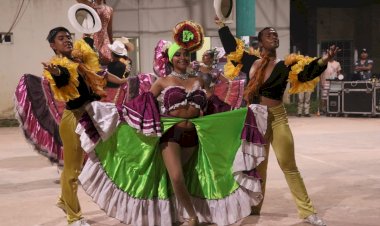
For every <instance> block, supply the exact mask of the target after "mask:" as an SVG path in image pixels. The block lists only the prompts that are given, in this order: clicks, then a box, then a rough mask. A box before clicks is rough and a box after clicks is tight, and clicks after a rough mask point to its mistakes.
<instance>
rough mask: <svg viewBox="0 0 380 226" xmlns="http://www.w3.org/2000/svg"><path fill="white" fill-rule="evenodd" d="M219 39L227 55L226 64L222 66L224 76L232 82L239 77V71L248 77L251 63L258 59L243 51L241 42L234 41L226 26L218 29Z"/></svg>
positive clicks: (238, 40)
mask: <svg viewBox="0 0 380 226" xmlns="http://www.w3.org/2000/svg"><path fill="white" fill-rule="evenodd" d="M219 37H220V41H221V42H222V45H223V48H224V50H225V51H226V54H227V64H226V65H225V66H224V76H225V77H226V78H228V79H230V80H233V79H234V78H235V77H237V76H238V75H239V72H240V71H241V72H244V73H246V74H247V75H248V74H249V70H250V69H251V66H252V64H253V62H255V60H257V59H259V57H257V56H255V55H251V54H249V53H248V52H246V51H244V43H243V41H242V40H240V39H235V37H234V36H233V35H232V33H231V31H230V29H229V28H228V27H227V26H225V27H222V28H221V29H219ZM247 79H249V77H248V76H247Z"/></svg>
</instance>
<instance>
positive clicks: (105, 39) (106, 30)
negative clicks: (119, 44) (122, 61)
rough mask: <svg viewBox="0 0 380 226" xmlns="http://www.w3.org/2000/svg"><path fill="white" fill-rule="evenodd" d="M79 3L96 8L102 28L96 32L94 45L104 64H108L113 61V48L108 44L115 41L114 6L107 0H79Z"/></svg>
mask: <svg viewBox="0 0 380 226" xmlns="http://www.w3.org/2000/svg"><path fill="white" fill-rule="evenodd" d="M77 2H78V3H82V4H86V5H88V6H90V7H92V8H94V9H95V11H96V12H97V13H98V15H99V17H100V20H101V22H102V29H101V30H100V31H98V32H96V33H94V45H95V47H96V49H97V50H98V51H99V59H100V63H101V64H102V65H107V64H109V63H110V62H111V61H112V56H111V50H110V49H109V48H108V45H109V44H110V43H112V42H113V38H112V37H113V35H112V18H113V8H112V7H111V6H109V5H107V3H106V0H92V2H91V3H90V2H89V1H88V0H77Z"/></svg>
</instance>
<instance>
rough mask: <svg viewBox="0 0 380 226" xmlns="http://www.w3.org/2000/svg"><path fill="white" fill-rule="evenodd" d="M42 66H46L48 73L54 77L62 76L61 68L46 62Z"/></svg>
mask: <svg viewBox="0 0 380 226" xmlns="http://www.w3.org/2000/svg"><path fill="white" fill-rule="evenodd" d="M42 65H44V69H45V70H47V71H48V72H50V74H52V75H60V74H61V70H59V67H58V66H57V65H54V64H50V63H45V62H42Z"/></svg>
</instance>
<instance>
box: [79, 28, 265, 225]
mask: <svg viewBox="0 0 380 226" xmlns="http://www.w3.org/2000/svg"><path fill="white" fill-rule="evenodd" d="M175 30H176V33H175V35H174V37H176V34H178V36H179V37H180V39H179V40H178V39H175V40H176V43H174V44H171V45H169V43H168V42H167V41H163V40H161V41H160V42H159V43H158V46H157V48H156V60H155V62H161V63H162V62H167V63H164V64H161V66H158V67H155V69H159V71H162V72H165V73H164V76H163V77H160V78H159V79H158V80H157V81H156V82H155V83H154V84H153V85H152V87H151V89H150V91H149V92H146V93H143V94H141V95H139V96H138V97H136V98H135V99H133V100H132V101H130V102H128V103H126V104H125V105H123V106H115V105H114V104H112V103H104V102H97V101H95V102H92V103H91V104H90V105H89V107H88V108H86V110H87V114H86V115H85V116H84V117H83V118H82V119H81V123H80V126H79V127H78V128H77V133H78V134H80V136H81V144H82V147H83V148H84V150H85V151H86V152H88V153H89V154H90V159H89V160H88V161H87V162H86V165H85V167H84V169H83V172H82V174H81V176H80V181H81V183H82V185H83V188H84V189H85V191H86V192H87V193H89V194H90V195H91V196H92V197H93V199H94V200H95V201H96V202H97V203H98V205H99V206H100V207H101V208H102V209H104V210H105V211H106V213H107V214H109V215H110V216H112V217H115V218H117V219H119V220H121V221H123V222H124V223H127V224H132V225H172V223H174V222H176V221H183V220H184V219H187V220H188V223H189V225H197V224H198V222H199V221H201V222H214V223H217V224H219V225H227V224H232V223H234V222H236V221H238V220H239V219H241V218H243V217H246V216H248V215H249V214H250V212H251V210H250V209H251V207H252V206H254V205H256V204H258V203H259V201H260V200H261V192H260V188H261V186H260V179H259V178H258V177H257V176H256V174H255V170H254V169H255V168H256V166H257V165H258V164H260V162H261V161H262V160H263V158H264V156H263V154H264V149H263V137H262V135H261V134H262V133H263V131H264V130H265V122H266V118H265V112H266V110H265V109H263V108H261V107H260V106H254V105H252V106H250V108H242V109H239V110H234V111H228V112H223V113H219V114H214V115H208V116H203V117H201V116H202V115H203V114H204V108H205V105H206V93H205V91H204V89H203V86H204V83H203V80H202V79H200V78H199V77H195V76H191V75H190V74H189V73H187V68H188V66H189V64H190V58H189V52H190V51H195V50H196V49H197V48H199V47H200V46H201V44H202V38H203V34H202V33H201V28H200V27H199V25H196V24H195V23H193V22H190V21H185V22H181V23H180V24H179V25H177V26H176V29H175ZM189 32H190V33H189ZM183 40H185V41H183ZM165 49H167V50H165ZM160 69H163V70H160ZM156 71H157V70H156ZM157 103H158V105H157ZM262 113H264V114H262ZM263 123H264V124H263ZM221 141H223V142H221Z"/></svg>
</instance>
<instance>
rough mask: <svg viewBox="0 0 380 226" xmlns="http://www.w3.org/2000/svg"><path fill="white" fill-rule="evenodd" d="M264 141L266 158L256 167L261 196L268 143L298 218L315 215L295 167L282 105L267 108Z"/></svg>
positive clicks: (292, 142) (265, 176)
mask: <svg viewBox="0 0 380 226" xmlns="http://www.w3.org/2000/svg"><path fill="white" fill-rule="evenodd" d="M265 140H266V141H267V145H266V147H265V151H266V154H267V158H266V159H265V161H264V162H262V163H261V164H260V165H259V166H258V172H259V174H260V175H261V177H262V178H263V183H262V191H263V195H264V194H265V185H266V178H267V167H268V156H269V143H270V144H272V148H273V150H274V154H275V155H276V158H277V162H278V164H279V165H280V168H281V170H282V172H283V173H284V175H285V179H286V182H287V183H288V186H289V188H290V191H291V193H292V196H293V199H294V201H295V202H296V205H297V209H298V214H299V216H300V218H306V217H308V216H309V215H311V214H313V213H316V211H315V209H314V207H313V204H312V203H311V201H310V198H309V196H308V194H307V191H306V188H305V184H304V182H303V179H302V177H301V174H300V172H299V171H298V168H297V165H296V160H295V157H294V141H293V135H292V132H291V131H290V128H289V124H288V117H287V114H286V110H285V108H284V106H283V105H279V106H276V107H271V108H268V128H267V131H266V134H265ZM262 202H263V201H262ZM262 202H261V203H260V204H259V205H258V206H257V207H254V208H253V209H252V211H253V213H260V210H261V205H262Z"/></svg>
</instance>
